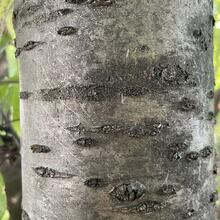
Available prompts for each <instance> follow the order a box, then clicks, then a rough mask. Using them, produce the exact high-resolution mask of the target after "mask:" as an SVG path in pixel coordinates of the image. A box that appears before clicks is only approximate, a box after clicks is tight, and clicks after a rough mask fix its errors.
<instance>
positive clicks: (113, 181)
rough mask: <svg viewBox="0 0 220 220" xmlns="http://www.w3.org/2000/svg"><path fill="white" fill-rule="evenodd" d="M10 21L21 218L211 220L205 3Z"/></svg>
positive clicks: (28, 6)
mask: <svg viewBox="0 0 220 220" xmlns="http://www.w3.org/2000/svg"><path fill="white" fill-rule="evenodd" d="M15 15H16V27H17V53H16V56H19V57H20V60H21V70H22V74H21V96H20V98H21V126H22V133H23V134H22V145H23V147H22V152H21V153H22V158H23V163H22V165H23V166H22V167H23V168H22V173H23V209H24V212H23V219H28V220H29V219H31V220H40V219H44V220H73V219H74V220H110V219H112V220H143V219H149V220H174V219H175V220H176V219H192V220H214V219H215V212H214V203H215V200H216V193H215V187H214V176H213V173H215V171H213V167H214V160H213V158H214V149H213V124H214V112H213V95H210V94H213V84H214V79H213V67H212V25H213V17H212V1H210V0H163V1H162V0H90V1H87V0H66V1H65V0H47V1H43V0H29V1H24V2H23V3H21V4H20V5H19V4H18V7H17V9H16V11H15Z"/></svg>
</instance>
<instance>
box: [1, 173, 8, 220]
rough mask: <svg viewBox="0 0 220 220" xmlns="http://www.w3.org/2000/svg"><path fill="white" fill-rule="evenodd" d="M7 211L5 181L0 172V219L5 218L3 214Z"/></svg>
mask: <svg viewBox="0 0 220 220" xmlns="http://www.w3.org/2000/svg"><path fill="white" fill-rule="evenodd" d="M6 211H7V199H6V194H5V183H4V179H3V177H2V175H1V174H0V219H3V217H4V218H5V219H7V218H6V217H5V216H6V215H7V214H5V213H6Z"/></svg>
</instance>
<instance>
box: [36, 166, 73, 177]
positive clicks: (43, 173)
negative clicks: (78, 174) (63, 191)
mask: <svg viewBox="0 0 220 220" xmlns="http://www.w3.org/2000/svg"><path fill="white" fill-rule="evenodd" d="M33 170H34V172H35V173H36V174H37V175H38V176H40V177H45V178H71V177H73V176H75V175H73V174H68V173H64V172H59V171H57V170H55V169H51V168H48V167H33Z"/></svg>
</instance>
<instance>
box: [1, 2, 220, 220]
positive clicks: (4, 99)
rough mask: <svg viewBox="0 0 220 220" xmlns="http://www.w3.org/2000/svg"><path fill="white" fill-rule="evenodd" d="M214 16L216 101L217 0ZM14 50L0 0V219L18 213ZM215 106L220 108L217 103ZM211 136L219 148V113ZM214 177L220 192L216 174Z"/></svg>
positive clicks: (7, 5)
mask: <svg viewBox="0 0 220 220" xmlns="http://www.w3.org/2000/svg"><path fill="white" fill-rule="evenodd" d="M214 18H215V21H216V22H215V29H214V67H215V76H216V85H215V92H216V97H215V100H216V103H220V92H219V91H220V0H215V1H214ZM15 50H16V49H15V32H14V29H13V0H0V170H1V173H2V174H4V175H2V174H1V173H0V220H8V219H9V218H10V215H11V219H12V220H18V219H20V217H19V216H20V214H21V208H20V202H21V184H20V158H19V148H20V144H19V135H20V128H19V124H20V123H19V62H18V60H17V59H16V58H15V55H14V54H15ZM216 110H217V111H216V112H218V110H220V107H219V109H218V105H217V104H216ZM215 139H216V148H217V151H218V152H220V150H219V149H220V114H217V124H216V127H215ZM219 167H220V166H219ZM3 176H4V179H5V181H4V179H3ZM11 176H13V178H12V177H11ZM216 181H217V189H218V191H219V192H220V176H217V178H216ZM5 185H6V186H7V187H6V189H7V190H6V191H5ZM6 192H7V194H6ZM6 195H7V196H6ZM7 204H8V205H7ZM217 206H220V202H218V203H217ZM7 207H8V208H7ZM8 209H9V210H10V214H9V211H8ZM219 209H220V207H219Z"/></svg>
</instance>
